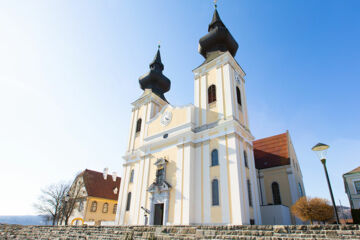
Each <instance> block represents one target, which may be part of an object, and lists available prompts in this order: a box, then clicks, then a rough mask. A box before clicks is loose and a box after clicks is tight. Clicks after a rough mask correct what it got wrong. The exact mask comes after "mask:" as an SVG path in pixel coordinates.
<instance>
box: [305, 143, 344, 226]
mask: <svg viewBox="0 0 360 240" xmlns="http://www.w3.org/2000/svg"><path fill="white" fill-rule="evenodd" d="M329 147H330V146H329V145H326V144H323V143H318V144H316V145H315V146H314V147H312V148H311V150H313V151H314V152H315V153H316V154H317V155H318V157H319V159H320V161H321V162H322V164H323V166H324V171H325V175H326V180H327V183H328V187H329V191H330V196H331V201H332V204H333V207H334V210H335V216H336V222H337V224H339V222H340V221H339V216H338V213H337V210H336V205H335V201H334V195H333V192H332V189H331V184H330V180H329V175H328V172H327V168H326V154H327V150H328V148H329Z"/></svg>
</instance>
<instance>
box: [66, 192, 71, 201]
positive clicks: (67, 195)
mask: <svg viewBox="0 0 360 240" xmlns="http://www.w3.org/2000/svg"><path fill="white" fill-rule="evenodd" d="M69 198H70V195H69V193H67V194H66V196H65V202H67V201H69Z"/></svg>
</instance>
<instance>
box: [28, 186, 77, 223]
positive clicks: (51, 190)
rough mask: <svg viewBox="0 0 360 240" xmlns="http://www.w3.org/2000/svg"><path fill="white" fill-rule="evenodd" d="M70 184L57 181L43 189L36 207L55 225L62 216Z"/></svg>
mask: <svg viewBox="0 0 360 240" xmlns="http://www.w3.org/2000/svg"><path fill="white" fill-rule="evenodd" d="M69 187H70V186H69V184H66V183H57V184H52V185H50V186H49V187H47V188H45V189H42V190H41V195H40V197H39V201H38V203H35V204H34V207H35V208H36V209H37V210H38V212H39V213H40V214H43V215H46V216H48V217H49V219H51V222H52V225H55V224H56V223H57V222H58V220H59V219H60V217H61V210H62V203H63V199H64V197H65V196H66V194H67V192H68V191H69Z"/></svg>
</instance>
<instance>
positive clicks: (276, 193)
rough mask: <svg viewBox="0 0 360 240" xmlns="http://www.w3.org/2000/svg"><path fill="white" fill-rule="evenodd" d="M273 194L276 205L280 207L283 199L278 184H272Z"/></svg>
mask: <svg viewBox="0 0 360 240" xmlns="http://www.w3.org/2000/svg"><path fill="white" fill-rule="evenodd" d="M271 188H272V193H273V201H274V205H280V204H281V197H280V187H279V184H278V183H277V182H273V183H272V184H271Z"/></svg>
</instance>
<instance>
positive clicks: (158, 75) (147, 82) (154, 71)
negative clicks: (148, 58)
mask: <svg viewBox="0 0 360 240" xmlns="http://www.w3.org/2000/svg"><path fill="white" fill-rule="evenodd" d="M149 66H150V72H148V73H147V74H145V75H143V76H141V77H140V78H139V83H140V87H141V89H142V90H144V91H145V89H151V90H152V92H153V93H155V94H156V95H158V96H159V97H160V98H162V99H163V100H165V101H166V99H165V96H164V93H166V92H167V91H169V90H170V85H171V82H170V80H169V79H168V78H167V77H165V76H164V75H163V74H162V71H163V70H164V65H163V64H162V62H161V56H160V46H159V48H158V51H157V53H156V55H155V57H154V60H153V61H152V62H151V63H150V65H149Z"/></svg>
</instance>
